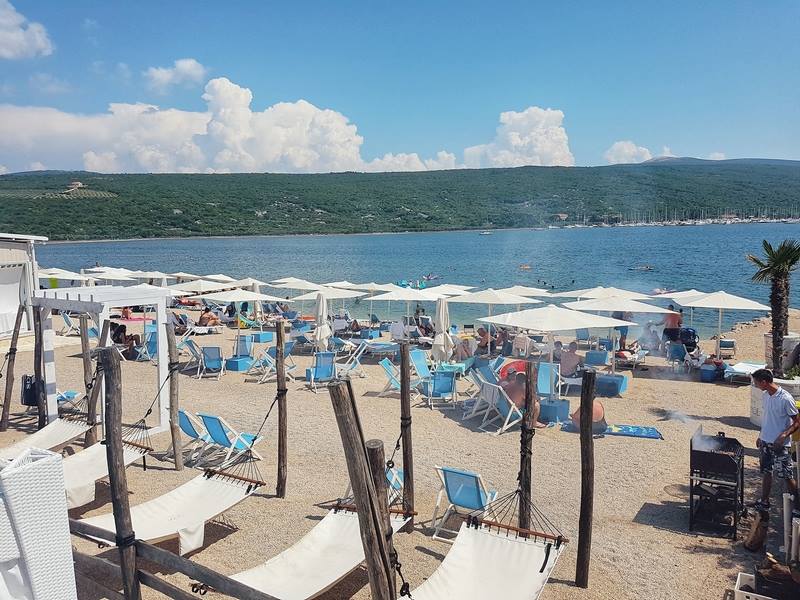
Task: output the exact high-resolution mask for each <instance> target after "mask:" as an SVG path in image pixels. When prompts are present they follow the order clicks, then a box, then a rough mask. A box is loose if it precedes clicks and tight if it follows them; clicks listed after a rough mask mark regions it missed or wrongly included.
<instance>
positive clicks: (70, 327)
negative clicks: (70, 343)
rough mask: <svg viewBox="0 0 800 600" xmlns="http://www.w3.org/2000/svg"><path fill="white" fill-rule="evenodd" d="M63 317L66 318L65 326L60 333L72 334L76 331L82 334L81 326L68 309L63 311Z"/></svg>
mask: <svg viewBox="0 0 800 600" xmlns="http://www.w3.org/2000/svg"><path fill="white" fill-rule="evenodd" d="M61 318H62V319H63V320H64V327H62V328H61V330H60V331H59V332H58V335H70V334H72V333H76V334H78V335H80V334H81V328H80V327H78V326H77V325H76V324H75V322H74V321H73V320H72V318H71V317H70V316H69V314H67V312H66V311H64V312H62V313H61Z"/></svg>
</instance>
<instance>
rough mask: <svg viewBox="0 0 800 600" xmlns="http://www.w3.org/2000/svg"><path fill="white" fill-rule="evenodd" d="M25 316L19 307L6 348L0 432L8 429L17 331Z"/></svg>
mask: <svg viewBox="0 0 800 600" xmlns="http://www.w3.org/2000/svg"><path fill="white" fill-rule="evenodd" d="M24 314H25V306H24V305H23V304H20V305H19V308H18V309H17V318H16V319H15V320H14V331H13V332H12V333H11V345H10V346H9V347H8V363H7V364H6V372H5V378H6V393H5V397H4V398H3V413H2V416H0V431H5V430H6V429H8V415H9V413H10V412H11V394H12V393H13V392H14V363H15V362H16V360H17V342H18V341H19V330H20V329H21V328H22V316H23V315H24Z"/></svg>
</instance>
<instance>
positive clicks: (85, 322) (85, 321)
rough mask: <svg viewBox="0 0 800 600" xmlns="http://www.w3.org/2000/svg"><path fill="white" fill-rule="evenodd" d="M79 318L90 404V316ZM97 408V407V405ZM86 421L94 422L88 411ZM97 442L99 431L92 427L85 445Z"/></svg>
mask: <svg viewBox="0 0 800 600" xmlns="http://www.w3.org/2000/svg"><path fill="white" fill-rule="evenodd" d="M79 318H80V327H81V331H80V334H81V358H82V359H83V387H84V389H85V390H86V398H87V403H88V398H89V397H90V396H91V395H92V386H93V385H94V383H93V382H92V349H91V347H90V346H89V315H86V314H82V315H81V316H80V317H79ZM97 341H98V343H99V342H100V340H97ZM95 406H97V405H96V404H95ZM86 420H87V422H89V423H92V422H94V421H93V420H89V416H88V411H87V417H86ZM96 441H97V430H96V429H95V428H94V427H90V428H89V430H88V431H87V432H86V436H85V437H84V445H86V446H91V445H92V444H94V443H95V442H96Z"/></svg>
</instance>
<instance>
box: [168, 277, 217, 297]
mask: <svg viewBox="0 0 800 600" xmlns="http://www.w3.org/2000/svg"><path fill="white" fill-rule="evenodd" d="M169 287H170V289H173V290H181V291H182V292H193V293H195V294H205V293H208V292H218V291H220V290H227V289H229V288H230V287H231V285H230V284H229V283H220V282H218V281H207V280H205V279H194V280H192V281H184V282H183V283H176V284H175V285H171V286H169Z"/></svg>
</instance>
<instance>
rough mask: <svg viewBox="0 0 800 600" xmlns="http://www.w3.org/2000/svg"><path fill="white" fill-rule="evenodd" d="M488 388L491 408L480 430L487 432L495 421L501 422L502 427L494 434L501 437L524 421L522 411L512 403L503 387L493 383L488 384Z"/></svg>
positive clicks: (485, 415) (484, 417)
mask: <svg viewBox="0 0 800 600" xmlns="http://www.w3.org/2000/svg"><path fill="white" fill-rule="evenodd" d="M486 386H488V389H486V391H487V392H489V393H491V399H490V402H491V406H490V407H489V409H488V410H487V411H486V412H485V413H484V416H483V423H481V426H480V428H479V429H480V430H481V431H486V430H487V428H488V427H489V426H490V425H492V424H493V423H494V422H495V421H500V426H499V427H498V428H497V430H496V431H495V432H494V434H495V435H500V434H501V433H503V432H504V431H507V430H508V429H511V428H512V427H513V426H514V425H516V424H517V423H519V422H520V421H522V416H523V415H522V411H521V410H520V409H518V408H517V406H516V405H515V404H514V403H513V402H512V401H511V399H510V398H509V397H508V394H506V391H505V390H504V389H503V388H502V387H500V386H499V385H494V384H493V383H487V384H486Z"/></svg>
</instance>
